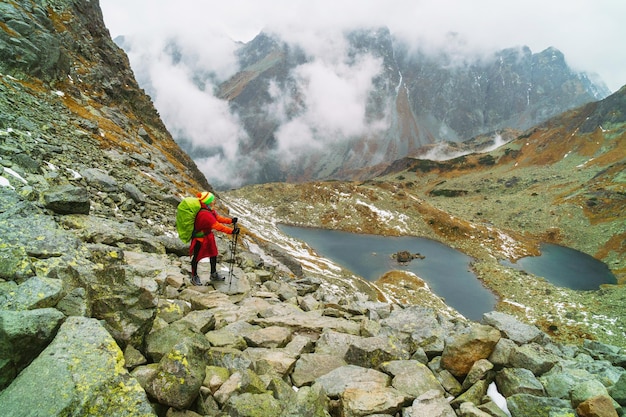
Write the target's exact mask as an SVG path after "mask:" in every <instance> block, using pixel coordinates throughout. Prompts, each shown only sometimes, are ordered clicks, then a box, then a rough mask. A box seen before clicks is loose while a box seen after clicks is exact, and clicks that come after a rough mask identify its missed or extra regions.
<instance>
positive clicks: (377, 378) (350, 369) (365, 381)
mask: <svg viewBox="0 0 626 417" xmlns="http://www.w3.org/2000/svg"><path fill="white" fill-rule="evenodd" d="M389 382H390V378H389V376H388V375H386V374H384V373H382V372H379V371H376V370H374V369H368V368H362V367H360V366H355V365H346V366H342V367H340V368H336V369H334V370H332V371H330V372H329V373H327V374H326V375H323V376H321V377H319V378H317V379H316V380H315V384H319V385H320V386H321V387H322V388H323V389H324V391H325V392H326V393H327V394H328V396H329V397H331V398H333V397H334V398H337V397H339V396H340V395H341V394H342V393H343V392H344V391H345V390H347V389H362V390H366V391H367V390H372V389H376V388H384V387H387V386H389Z"/></svg>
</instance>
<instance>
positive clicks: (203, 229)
mask: <svg viewBox="0 0 626 417" xmlns="http://www.w3.org/2000/svg"><path fill="white" fill-rule="evenodd" d="M200 205H201V206H202V208H201V209H200V211H199V212H198V214H197V215H196V221H195V223H194V230H195V232H196V233H197V234H200V233H201V234H203V236H202V237H194V238H193V239H191V245H190V246H189V256H193V248H194V246H195V245H196V244H200V245H202V246H200V252H198V259H197V260H198V261H199V260H200V259H204V258H210V257H212V256H217V245H216V244H215V236H213V230H219V231H220V232H223V233H226V234H229V235H230V234H232V233H233V229H231V228H230V227H226V226H224V224H232V222H233V221H232V219H229V218H228V217H223V216H220V215H219V214H217V212H216V211H215V210H211V209H210V208H208V207H207V206H206V205H205V204H203V203H200Z"/></svg>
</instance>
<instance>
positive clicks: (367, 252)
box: [280, 225, 616, 321]
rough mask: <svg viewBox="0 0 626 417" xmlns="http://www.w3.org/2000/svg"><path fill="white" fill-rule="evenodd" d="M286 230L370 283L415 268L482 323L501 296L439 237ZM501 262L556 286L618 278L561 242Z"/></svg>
mask: <svg viewBox="0 0 626 417" xmlns="http://www.w3.org/2000/svg"><path fill="white" fill-rule="evenodd" d="M280 229H281V230H282V231H283V233H285V234H287V235H289V236H291V237H293V238H295V239H298V240H301V241H303V242H305V243H306V244H307V245H309V246H310V247H311V248H312V249H313V250H314V251H315V252H316V253H318V254H319V255H321V256H323V257H325V258H327V259H330V260H332V261H333V262H335V263H337V264H338V265H340V266H342V267H343V268H345V269H347V270H349V271H351V272H352V273H354V274H355V275H358V276H360V277H362V278H364V279H366V280H368V281H376V280H377V279H378V278H380V277H381V276H382V275H383V274H385V273H386V272H388V271H390V270H403V271H408V272H412V273H414V274H415V275H417V276H418V277H420V278H421V279H423V280H424V281H425V282H426V283H427V284H428V286H429V287H430V288H431V290H432V291H433V292H434V293H435V294H437V295H438V296H439V297H442V298H443V299H444V300H445V301H446V304H448V305H449V306H451V307H453V308H455V309H456V310H457V311H458V312H459V313H461V314H462V315H463V316H465V317H466V318H468V319H470V320H474V321H480V320H481V319H482V316H483V314H484V313H486V312H489V311H492V310H494V307H495V304H496V297H495V296H494V295H493V293H492V292H491V291H489V289H487V288H486V287H484V286H483V284H482V283H481V281H480V280H479V279H478V278H477V277H476V275H475V274H474V273H473V272H472V270H471V262H472V258H471V257H469V256H467V255H465V254H464V253H462V252H460V251H458V250H456V249H453V248H451V247H449V246H447V245H444V244H442V243H440V242H437V241H435V240H432V239H427V238H420V237H410V236H404V237H388V236H378V235H367V234H357V233H350V232H342V231H337V230H326V229H316V228H305V227H295V226H287V225H280ZM404 251H408V252H410V253H411V254H419V255H420V258H421V257H423V258H422V259H413V260H412V261H410V262H407V263H399V262H398V261H397V260H396V259H395V258H394V255H395V254H397V253H398V252H404ZM501 263H502V264H503V265H504V266H508V267H512V268H516V269H520V270H523V271H526V272H528V273H531V274H533V275H537V276H540V277H543V278H545V279H546V280H548V281H549V282H551V283H552V284H554V285H556V286H561V287H567V288H571V289H575V290H595V289H597V288H598V287H599V286H600V285H601V284H614V283H616V279H615V276H614V275H613V274H612V273H611V271H610V270H609V268H608V267H607V266H606V265H605V264H604V263H603V262H601V261H598V260H596V259H595V258H593V257H592V256H589V255H587V254H585V253H582V252H579V251H576V250H574V249H570V248H567V247H563V246H558V245H552V244H542V245H541V255H540V256H536V257H527V258H522V259H520V260H518V261H517V262H516V263H511V262H507V261H502V262H501Z"/></svg>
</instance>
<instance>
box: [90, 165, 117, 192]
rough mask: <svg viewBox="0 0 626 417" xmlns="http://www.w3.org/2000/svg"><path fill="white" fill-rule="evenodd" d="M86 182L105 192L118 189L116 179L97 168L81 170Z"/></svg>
mask: <svg viewBox="0 0 626 417" xmlns="http://www.w3.org/2000/svg"><path fill="white" fill-rule="evenodd" d="M81 175H82V176H83V177H85V179H86V180H87V182H88V183H89V184H90V185H92V186H94V187H96V188H98V189H99V190H102V191H105V192H107V193H108V192H115V191H117V190H118V186H117V180H116V179H115V178H113V177H111V176H110V175H108V174H107V173H106V172H104V171H103V170H101V169H98V168H87V169H85V170H82V171H81Z"/></svg>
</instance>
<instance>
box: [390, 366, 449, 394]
mask: <svg viewBox="0 0 626 417" xmlns="http://www.w3.org/2000/svg"><path fill="white" fill-rule="evenodd" d="M381 368H382V370H383V371H385V372H387V373H390V374H391V375H393V379H392V381H391V386H392V387H394V388H396V389H397V390H398V391H400V392H401V393H403V394H405V395H406V396H407V397H410V398H411V399H415V398H417V397H419V396H421V395H422V394H425V393H427V392H428V391H431V390H436V391H440V392H441V393H442V394H443V393H444V389H443V387H442V386H441V384H440V383H439V381H438V380H437V378H435V375H434V374H433V372H432V371H431V370H430V369H428V367H427V366H426V365H424V364H422V363H420V362H417V361H413V360H396V361H391V362H386V363H383V364H382V366H381Z"/></svg>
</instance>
